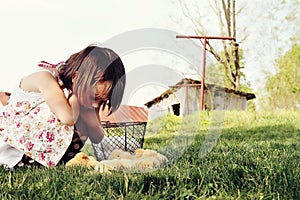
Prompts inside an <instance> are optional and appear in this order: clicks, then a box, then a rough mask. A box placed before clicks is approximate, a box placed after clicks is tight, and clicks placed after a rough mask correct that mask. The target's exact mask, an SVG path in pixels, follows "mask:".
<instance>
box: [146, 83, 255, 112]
mask: <svg viewBox="0 0 300 200" xmlns="http://www.w3.org/2000/svg"><path fill="white" fill-rule="evenodd" d="M182 87H198V88H199V89H200V88H201V81H198V80H194V79H190V78H184V79H182V80H181V81H179V82H178V83H177V84H176V85H174V86H170V89H168V90H166V91H165V92H163V93H162V94H161V95H160V96H158V97H156V98H154V99H152V100H150V101H148V102H147V103H145V104H144V105H145V106H147V107H148V108H150V107H151V106H152V105H154V104H157V103H159V102H161V101H162V100H163V99H165V98H168V97H169V95H170V94H173V93H174V92H176V91H177V90H178V89H180V88H182ZM208 88H209V89H212V88H214V90H223V91H225V92H227V93H233V94H236V95H239V96H244V97H246V99H247V100H251V99H254V98H256V96H255V94H252V93H246V92H242V91H236V90H233V89H229V88H225V87H221V86H217V85H215V84H208V83H206V84H205V87H204V90H207V89H208Z"/></svg>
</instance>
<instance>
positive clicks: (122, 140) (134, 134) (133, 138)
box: [92, 121, 147, 160]
mask: <svg viewBox="0 0 300 200" xmlns="http://www.w3.org/2000/svg"><path fill="white" fill-rule="evenodd" d="M146 125H147V122H121V123H110V122H109V121H105V122H102V126H103V128H104V129H105V137H104V138H103V140H102V141H101V142H100V143H98V144H92V146H93V149H94V152H95V156H96V158H97V160H106V159H108V157H109V155H110V154H111V152H112V151H113V150H115V149H122V150H123V151H127V152H132V153H133V152H134V150H136V149H137V148H142V147H143V143H144V136H145V132H146Z"/></svg>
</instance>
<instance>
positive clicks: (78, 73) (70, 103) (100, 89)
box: [0, 45, 126, 168]
mask: <svg viewBox="0 0 300 200" xmlns="http://www.w3.org/2000/svg"><path fill="white" fill-rule="evenodd" d="M40 66H41V68H40V69H39V70H37V71H36V72H34V73H32V74H30V75H28V76H26V77H24V78H23V79H22V80H21V81H20V83H19V85H18V87H17V88H16V89H15V90H14V91H12V93H11V96H10V99H9V102H8V105H6V106H4V107H3V108H1V109H0V111H1V112H0V164H2V165H5V166H7V167H9V168H13V167H14V166H22V165H24V164H37V165H44V166H48V167H51V166H55V165H57V164H59V163H66V162H67V161H69V160H70V159H71V158H73V157H74V156H75V154H76V153H78V152H79V151H80V149H81V148H82V147H83V145H84V143H85V141H86V140H87V138H89V139H90V140H91V142H92V143H99V142H100V141H101V140H102V138H103V136H104V131H103V128H102V126H101V122H100V116H99V111H100V109H104V108H106V107H107V108H108V109H109V111H110V113H112V112H114V111H115V110H117V109H118V107H119V105H120V103H121V100H122V98H123V93H124V88H125V82H126V78H125V69H124V66H123V63H122V61H121V59H120V57H119V56H118V55H117V54H116V53H115V52H114V51H112V50H111V49H108V48H103V47H99V46H95V45H90V46H88V47H86V48H85V49H83V50H82V51H80V52H78V53H75V54H73V55H71V56H70V57H69V59H68V60H67V61H66V62H64V63H59V64H58V65H52V64H49V63H46V62H42V63H41V65H40Z"/></svg>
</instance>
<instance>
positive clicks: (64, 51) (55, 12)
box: [0, 0, 279, 106]
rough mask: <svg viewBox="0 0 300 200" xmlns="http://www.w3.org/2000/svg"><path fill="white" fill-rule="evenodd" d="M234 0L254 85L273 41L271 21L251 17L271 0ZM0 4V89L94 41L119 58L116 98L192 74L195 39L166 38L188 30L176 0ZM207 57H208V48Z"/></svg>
mask: <svg viewBox="0 0 300 200" xmlns="http://www.w3.org/2000/svg"><path fill="white" fill-rule="evenodd" d="M187 2H189V0H187ZM239 2H241V4H240V5H239V6H242V7H244V10H243V16H241V17H240V18H239V20H240V21H238V23H241V24H244V27H247V30H246V32H247V34H248V35H249V36H248V38H247V40H246V41H243V42H241V44H240V46H241V47H242V48H243V49H244V50H245V57H246V68H245V69H244V72H245V73H246V76H247V80H248V81H250V82H251V85H252V86H253V87H254V88H258V87H259V86H261V85H262V83H263V80H264V76H263V74H262V72H263V70H269V71H272V70H273V68H272V67H273V65H274V58H275V57H276V56H277V55H278V50H277V49H278V46H279V44H278V42H277V41H276V40H271V39H270V38H272V31H273V29H272V27H273V26H272V24H273V22H272V20H271V21H270V22H269V23H266V21H261V20H259V19H260V17H261V16H265V15H266V13H267V11H268V9H270V7H271V6H270V5H273V4H274V3H276V2H278V0H277V1H276V0H266V1H260V0H252V1H247V0H244V1H239ZM0 5H1V6H0V26H1V29H0V30H1V32H0V44H1V45H0V54H1V60H0V69H1V73H0V90H5V91H11V90H12V88H13V87H15V86H16V85H17V84H18V82H19V80H20V79H21V78H22V77H23V76H25V75H26V74H28V73H31V72H33V71H34V70H35V69H36V66H37V63H38V62H39V61H42V60H45V61H48V62H52V63H57V62H59V61H62V60H66V59H67V58H68V57H69V56H70V55H71V54H73V53H75V52H77V51H80V50H81V49H83V48H84V47H86V46H87V45H89V44H91V43H94V42H98V43H101V44H104V45H108V47H111V48H113V49H114V50H115V51H116V52H117V53H118V54H120V56H121V59H122V60H123V62H124V65H125V69H126V73H128V83H129V87H128V88H129V89H127V90H126V91H125V102H124V104H129V105H138V106H143V104H144V103H146V102H147V101H149V100H151V99H153V98H154V97H156V96H157V95H159V94H160V93H161V92H162V91H164V90H165V89H167V88H168V86H169V85H172V84H175V83H176V82H178V81H179V80H178V79H179V78H181V77H185V76H192V77H193V76H196V77H199V73H198V72H199V71H201V67H200V65H201V59H202V57H201V55H202V52H201V46H199V44H198V43H197V42H195V41H190V40H189V41H187V40H183V39H182V40H180V39H176V38H175V37H174V36H175V35H176V34H181V35H194V34H195V33H194V31H193V27H192V24H191V23H190V21H189V20H188V19H187V18H185V17H184V16H183V15H182V10H181V8H180V6H179V4H178V1H176V0H163V1H162V0H126V1H121V0H110V1H100V0H86V1H79V0H26V1H24V0H0ZM201 5H203V6H202V7H201V9H200V11H201V14H203V16H205V17H206V18H205V17H204V19H207V21H208V22H209V24H208V25H207V27H206V29H207V32H208V33H207V34H208V35H217V33H218V31H217V28H216V27H217V25H215V24H214V22H210V20H211V18H212V17H211V16H212V15H211V13H207V10H208V9H207V5H204V2H202V4H201ZM258 5H259V6H258ZM268 12H269V11H268ZM253 48H255V49H256V51H253ZM179 49H180V50H179ZM187 51H188V54H186V55H185V56H182V53H184V52H187ZM198 55H200V56H198ZM197 56H198V57H197ZM199 59H200V60H199ZM207 60H208V61H207V62H208V63H210V62H214V61H213V58H212V57H210V56H209V55H208V58H207ZM191 64H192V65H193V66H192V67H189V66H190V65H191ZM261 66H264V67H261ZM169 68H171V69H169ZM262 69H263V70H262ZM151 70H152V71H151ZM129 78H130V79H129Z"/></svg>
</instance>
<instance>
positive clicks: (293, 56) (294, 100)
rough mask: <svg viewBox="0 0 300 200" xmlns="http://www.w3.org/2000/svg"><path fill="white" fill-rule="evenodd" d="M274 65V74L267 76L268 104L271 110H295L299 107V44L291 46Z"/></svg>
mask: <svg viewBox="0 0 300 200" xmlns="http://www.w3.org/2000/svg"><path fill="white" fill-rule="evenodd" d="M276 64H277V65H276V73H275V74H274V75H269V76H267V81H266V86H265V88H266V90H267V92H268V93H269V98H268V104H269V105H270V107H271V108H272V109H297V108H299V106H300V81H299V77H300V44H295V45H293V46H292V48H291V49H290V50H289V51H288V52H286V53H285V55H284V56H282V57H280V58H278V59H277V60H276Z"/></svg>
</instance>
